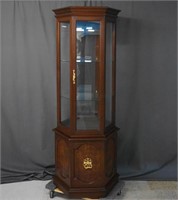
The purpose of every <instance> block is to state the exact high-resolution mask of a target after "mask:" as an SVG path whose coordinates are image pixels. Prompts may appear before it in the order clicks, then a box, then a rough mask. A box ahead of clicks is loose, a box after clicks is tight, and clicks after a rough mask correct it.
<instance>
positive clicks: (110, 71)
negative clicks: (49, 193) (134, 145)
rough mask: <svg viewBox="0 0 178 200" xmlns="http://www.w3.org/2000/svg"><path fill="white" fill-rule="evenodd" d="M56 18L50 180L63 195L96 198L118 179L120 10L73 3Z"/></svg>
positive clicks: (101, 195)
mask: <svg viewBox="0 0 178 200" xmlns="http://www.w3.org/2000/svg"><path fill="white" fill-rule="evenodd" d="M53 11H54V13H55V17H56V43H57V45H56V47H57V48H56V51H57V52H56V55H57V56H56V57H57V127H56V128H55V129H54V132H55V175H54V177H53V182H54V184H55V185H56V186H57V188H59V189H60V190H62V191H63V192H64V194H66V195H67V196H68V198H100V197H104V196H106V195H107V194H108V193H109V192H110V191H111V189H112V188H113V186H114V185H115V184H116V183H117V182H118V173H117V131H118V128H117V127H116V126H115V97H116V94H115V91H116V20H117V15H118V13H119V10H116V9H112V8H108V7H94V6H84V7H81V6H77V7H66V8H60V9H55V10H53Z"/></svg>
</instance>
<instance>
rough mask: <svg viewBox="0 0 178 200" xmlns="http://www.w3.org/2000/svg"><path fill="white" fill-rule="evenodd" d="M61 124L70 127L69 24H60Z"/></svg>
mask: <svg viewBox="0 0 178 200" xmlns="http://www.w3.org/2000/svg"><path fill="white" fill-rule="evenodd" d="M60 80H61V82H60V94H61V124H63V125H64V126H67V127H69V125H70V24H69V23H68V22H62V23H60Z"/></svg>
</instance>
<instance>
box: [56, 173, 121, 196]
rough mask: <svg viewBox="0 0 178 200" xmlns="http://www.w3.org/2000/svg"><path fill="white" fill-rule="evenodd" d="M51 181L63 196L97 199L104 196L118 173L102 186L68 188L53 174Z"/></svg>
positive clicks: (111, 186) (112, 185) (114, 181)
mask: <svg viewBox="0 0 178 200" xmlns="http://www.w3.org/2000/svg"><path fill="white" fill-rule="evenodd" d="M53 181H54V184H55V185H56V186H57V188H60V190H61V193H63V194H64V196H66V197H68V198H78V199H79V198H80V199H89V198H90V199H98V198H102V197H105V196H106V195H107V194H108V193H109V192H110V191H111V190H112V188H113V187H114V186H115V185H116V184H117V183H118V174H116V175H115V176H114V177H113V178H112V179H111V180H110V181H109V182H108V183H107V185H105V186H104V187H95V188H92V187H91V188H89V187H88V188H79V187H77V188H76V187H75V188H72V187H71V188H70V187H68V186H67V185H66V184H65V183H63V182H62V181H61V180H60V179H59V178H58V177H57V176H54V178H53Z"/></svg>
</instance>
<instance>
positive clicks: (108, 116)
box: [105, 22, 112, 126]
mask: <svg viewBox="0 0 178 200" xmlns="http://www.w3.org/2000/svg"><path fill="white" fill-rule="evenodd" d="M111 122H112V23H111V22H107V23H106V72H105V126H108V125H109V124H111Z"/></svg>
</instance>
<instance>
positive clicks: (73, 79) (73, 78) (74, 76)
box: [72, 69, 76, 85]
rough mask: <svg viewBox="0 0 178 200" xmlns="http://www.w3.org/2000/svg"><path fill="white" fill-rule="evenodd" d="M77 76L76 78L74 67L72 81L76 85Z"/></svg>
mask: <svg viewBox="0 0 178 200" xmlns="http://www.w3.org/2000/svg"><path fill="white" fill-rule="evenodd" d="M75 78H76V75H75V69H73V75H72V81H73V84H74V85H75Z"/></svg>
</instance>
